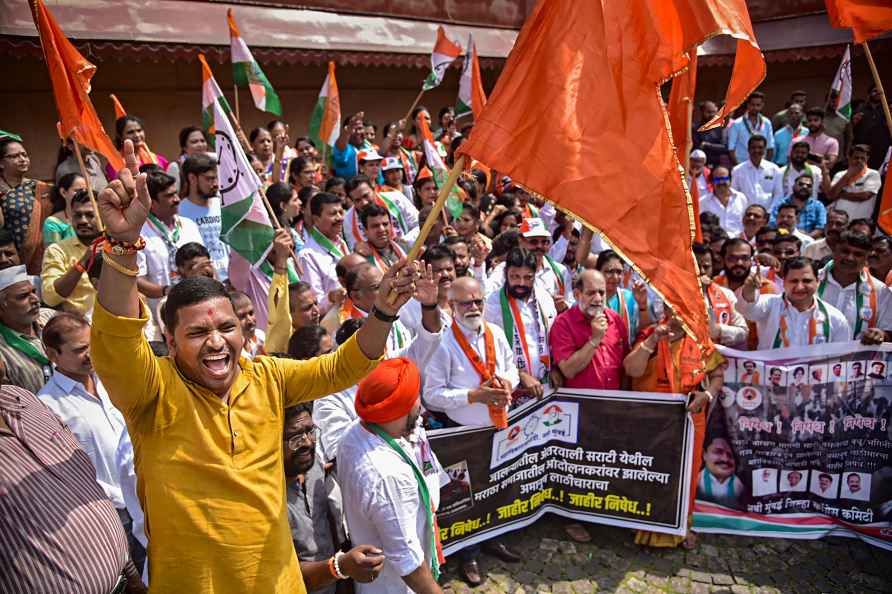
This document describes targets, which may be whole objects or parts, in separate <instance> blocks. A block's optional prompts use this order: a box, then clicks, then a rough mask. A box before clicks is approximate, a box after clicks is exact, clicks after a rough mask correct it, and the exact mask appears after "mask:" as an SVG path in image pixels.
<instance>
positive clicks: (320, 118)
mask: <svg viewBox="0 0 892 594" xmlns="http://www.w3.org/2000/svg"><path fill="white" fill-rule="evenodd" d="M340 121H341V99H340V96H339V95H338V81H337V79H336V78H335V63H334V62H329V63H328V75H327V76H326V77H325V82H324V83H322V89H321V90H320V91H319V98H318V99H316V106H315V107H314V108H313V114H312V115H311V116H310V138H313V139H314V140H317V141H318V142H319V144H320V146H321V145H323V144H327V145H328V146H334V144H335V142H337V140H338V136H339V135H340V126H339V122H340Z"/></svg>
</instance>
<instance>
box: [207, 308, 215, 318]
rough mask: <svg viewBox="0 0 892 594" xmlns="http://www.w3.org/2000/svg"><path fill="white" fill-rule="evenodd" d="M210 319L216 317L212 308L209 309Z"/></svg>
mask: <svg viewBox="0 0 892 594" xmlns="http://www.w3.org/2000/svg"><path fill="white" fill-rule="evenodd" d="M208 317H209V318H212V317H214V310H213V309H211V308H208Z"/></svg>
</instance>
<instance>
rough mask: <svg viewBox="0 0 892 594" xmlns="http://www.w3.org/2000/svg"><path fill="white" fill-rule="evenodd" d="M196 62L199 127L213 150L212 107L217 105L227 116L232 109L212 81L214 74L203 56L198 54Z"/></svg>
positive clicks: (213, 127) (215, 83)
mask: <svg viewBox="0 0 892 594" xmlns="http://www.w3.org/2000/svg"><path fill="white" fill-rule="evenodd" d="M198 61H199V62H201V126H202V128H204V131H205V136H206V137H207V138H208V142H209V144H210V146H211V148H214V143H215V142H216V139H215V132H216V128H215V124H214V107H215V106H216V105H218V104H219V105H220V107H221V108H222V109H223V111H224V112H225V113H227V114H228V113H230V112H231V111H232V108H230V107H229V102H228V101H226V97H225V96H224V95H223V91H221V90H220V87H219V85H217V81H216V80H214V73H213V72H211V67H210V66H208V63H207V60H206V59H205V57H204V54H198Z"/></svg>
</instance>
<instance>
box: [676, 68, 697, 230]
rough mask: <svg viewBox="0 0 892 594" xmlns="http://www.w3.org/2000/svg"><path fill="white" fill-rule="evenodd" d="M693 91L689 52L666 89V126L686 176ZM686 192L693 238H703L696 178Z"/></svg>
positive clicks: (694, 70) (694, 75) (694, 80)
mask: <svg viewBox="0 0 892 594" xmlns="http://www.w3.org/2000/svg"><path fill="white" fill-rule="evenodd" d="M696 91H697V54H696V53H694V55H693V56H691V63H690V64H688V69H687V70H686V71H685V72H683V73H682V74H679V75H678V76H676V77H675V78H673V79H672V91H671V92H670V93H669V105H668V109H669V127H670V129H671V130H672V140H673V142H674V143H675V153H676V155H677V156H678V160H679V162H680V163H681V164H682V170H683V173H682V177H683V178H684V179H685V180H687V177H688V176H687V170H688V163H689V160H690V159H689V155H690V154H691V147H692V146H693V134H692V132H693V128H692V127H691V126H692V123H691V117H692V113H693V108H694V97H695V95H696ZM688 192H689V193H690V195H691V208H692V210H693V212H694V216H693V219H694V229H695V232H694V240H695V241H698V242H702V241H703V232H702V231H701V229H700V192H699V191H698V188H697V183H696V180H692V183H691V184H690V187H689V188H688Z"/></svg>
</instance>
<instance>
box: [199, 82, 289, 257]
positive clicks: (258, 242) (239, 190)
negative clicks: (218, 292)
mask: <svg viewBox="0 0 892 594" xmlns="http://www.w3.org/2000/svg"><path fill="white" fill-rule="evenodd" d="M211 80H213V79H211ZM214 84H216V83H214ZM210 108H211V113H212V114H213V117H214V136H215V146H216V152H217V175H218V177H219V179H220V197H221V199H222V201H223V204H222V206H223V209H222V218H223V221H222V227H221V229H220V238H221V239H222V240H223V241H224V242H226V243H227V244H229V246H230V247H231V248H232V249H233V251H235V252H237V253H238V254H239V255H240V256H242V257H243V258H244V259H245V260H247V261H248V262H249V263H250V264H251V265H252V266H259V265H260V264H262V263H263V261H264V259H265V258H266V254H267V253H268V252H269V250H270V248H271V247H272V241H273V235H275V230H274V229H273V225H272V221H271V220H270V218H269V212H268V211H267V210H266V207H265V206H264V204H263V198H262V197H261V195H260V192H261V191H263V182H261V181H260V178H259V177H257V173H255V171H254V169H253V168H252V167H251V162H250V161H248V157H247V156H246V155H245V151H244V149H242V145H241V144H240V143H239V141H238V138H237V137H236V135H235V130H233V128H232V123H231V122H230V121H229V116H228V115H227V113H226V111H225V110H224V109H223V104H222V103H221V102H220V101H214V102H213V103H212V104H211V106H210Z"/></svg>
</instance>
